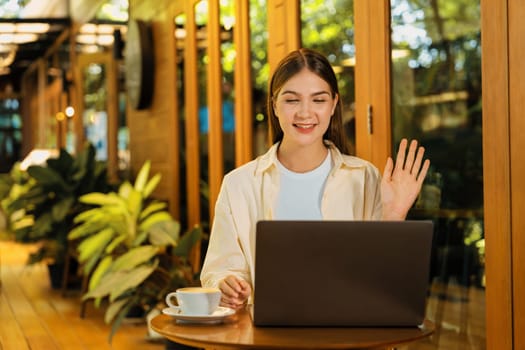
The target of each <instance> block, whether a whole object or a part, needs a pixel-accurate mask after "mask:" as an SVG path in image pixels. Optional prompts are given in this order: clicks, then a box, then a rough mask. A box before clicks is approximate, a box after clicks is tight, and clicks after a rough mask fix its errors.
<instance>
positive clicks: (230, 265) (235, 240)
mask: <svg viewBox="0 0 525 350" xmlns="http://www.w3.org/2000/svg"><path fill="white" fill-rule="evenodd" d="M229 188H230V186H229V185H228V177H225V178H224V181H223V184H222V186H221V190H220V192H219V196H218V198H217V202H216V204H215V216H214V220H213V225H212V229H211V233H210V241H209V244H208V251H207V253H206V257H205V259H204V264H203V267H202V270H201V275H200V279H201V284H202V286H204V287H218V285H219V283H220V281H222V280H223V279H224V278H225V277H227V276H229V275H234V276H237V277H238V278H242V279H243V280H245V281H247V282H248V283H250V285H252V281H251V278H250V270H249V265H248V263H247V259H246V256H245V254H244V252H243V250H242V247H241V244H240V241H239V232H238V230H237V226H236V223H235V218H234V215H233V211H232V205H231V201H230V197H231V191H230V190H229Z"/></svg>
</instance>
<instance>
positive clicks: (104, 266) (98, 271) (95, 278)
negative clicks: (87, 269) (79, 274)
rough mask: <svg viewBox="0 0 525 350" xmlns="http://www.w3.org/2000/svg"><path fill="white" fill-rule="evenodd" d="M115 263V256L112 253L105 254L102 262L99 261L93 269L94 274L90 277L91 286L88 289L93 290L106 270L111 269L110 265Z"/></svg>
mask: <svg viewBox="0 0 525 350" xmlns="http://www.w3.org/2000/svg"><path fill="white" fill-rule="evenodd" d="M112 263H113V258H112V257H111V255H107V256H105V257H104V258H103V259H102V260H100V262H99V263H98V265H97V267H96V268H95V270H94V271H93V274H92V275H91V276H90V278H89V287H88V290H93V289H94V288H95V287H96V286H97V285H98V284H99V282H100V280H101V279H102V276H104V274H105V273H106V271H108V270H109V267H110V266H111V264H112Z"/></svg>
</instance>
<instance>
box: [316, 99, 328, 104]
mask: <svg viewBox="0 0 525 350" xmlns="http://www.w3.org/2000/svg"><path fill="white" fill-rule="evenodd" d="M314 102H315V103H324V102H326V100H325V99H322V98H321V99H315V100H314Z"/></svg>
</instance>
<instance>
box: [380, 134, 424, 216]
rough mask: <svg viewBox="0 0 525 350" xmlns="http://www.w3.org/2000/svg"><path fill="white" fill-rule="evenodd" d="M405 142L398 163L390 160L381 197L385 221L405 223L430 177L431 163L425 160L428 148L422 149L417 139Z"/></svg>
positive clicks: (385, 172) (385, 171) (386, 167)
mask: <svg viewBox="0 0 525 350" xmlns="http://www.w3.org/2000/svg"><path fill="white" fill-rule="evenodd" d="M407 146H408V141H407V140H406V139H402V140H401V142H400V144H399V151H398V152H397V157H396V164H395V165H394V161H393V160H392V158H391V157H388V159H387V162H386V166H385V170H384V172H383V179H382V180H381V197H382V202H383V220H404V219H405V217H406V216H407V213H408V210H409V209H410V208H411V207H412V204H414V201H415V200H416V198H417V196H418V194H419V192H420V191H421V186H422V185H423V181H424V180H425V176H426V175H427V171H428V168H429V166H430V161H429V160H428V159H426V160H425V161H423V155H424V153H425V149H424V148H423V147H421V146H419V147H418V143H417V141H416V140H412V141H411V142H410V147H409V148H408V153H407V152H406V151H407Z"/></svg>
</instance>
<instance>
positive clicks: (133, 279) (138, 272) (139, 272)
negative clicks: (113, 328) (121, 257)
mask: <svg viewBox="0 0 525 350" xmlns="http://www.w3.org/2000/svg"><path fill="white" fill-rule="evenodd" d="M157 265H158V261H155V263H154V264H152V265H142V266H139V267H137V268H136V269H133V270H129V271H127V273H126V275H127V278H126V280H125V281H123V283H121V284H119V285H117V286H116V288H114V289H112V290H111V294H110V296H109V301H110V302H113V301H114V300H116V299H117V298H118V297H120V296H121V295H122V294H124V293H125V292H127V291H128V290H134V289H136V288H137V287H138V286H139V285H140V284H141V283H142V282H144V281H145V280H146V278H148V277H149V276H150V275H151V274H152V273H153V271H155V269H156V268H157Z"/></svg>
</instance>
